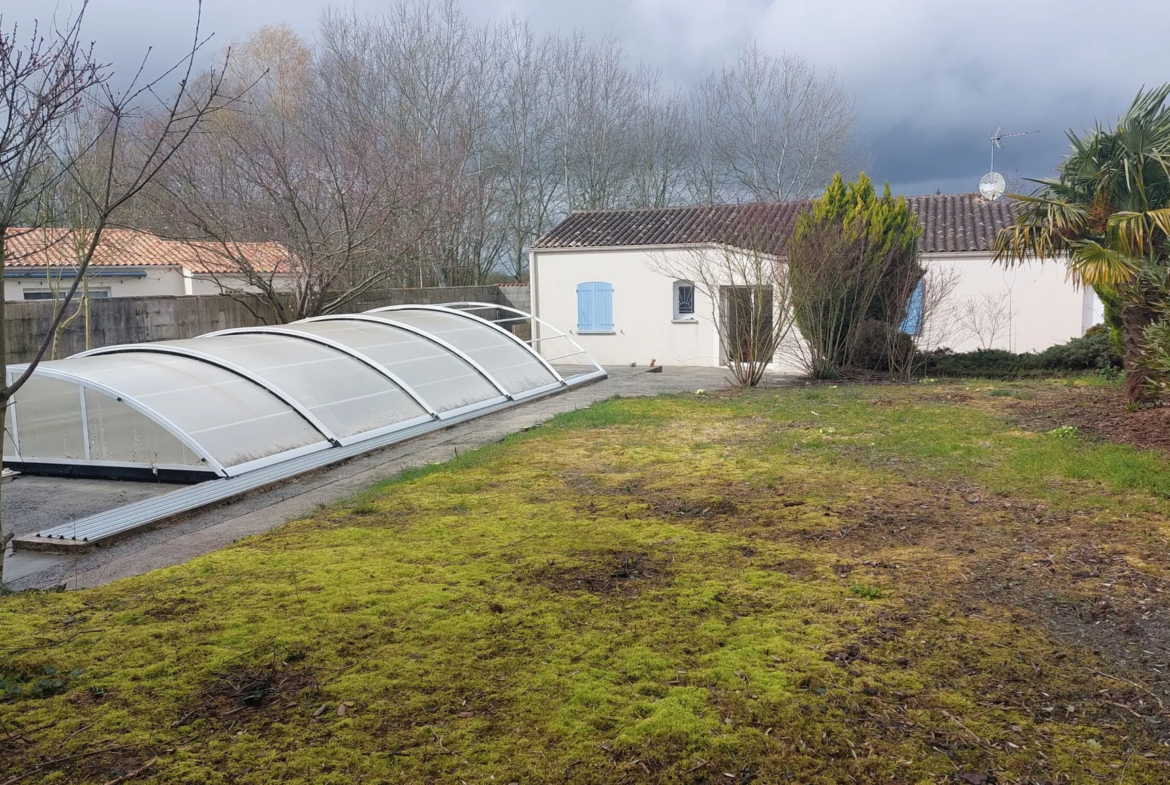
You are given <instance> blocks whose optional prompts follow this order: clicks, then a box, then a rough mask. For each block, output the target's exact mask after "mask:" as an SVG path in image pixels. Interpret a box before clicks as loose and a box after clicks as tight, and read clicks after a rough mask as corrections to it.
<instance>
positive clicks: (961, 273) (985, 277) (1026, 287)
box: [923, 254, 1101, 352]
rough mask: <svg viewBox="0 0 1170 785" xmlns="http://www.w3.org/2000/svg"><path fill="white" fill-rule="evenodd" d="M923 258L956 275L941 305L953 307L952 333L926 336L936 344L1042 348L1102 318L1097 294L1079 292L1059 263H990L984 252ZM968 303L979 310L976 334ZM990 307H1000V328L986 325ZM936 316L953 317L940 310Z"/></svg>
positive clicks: (929, 265) (1073, 335)
mask: <svg viewBox="0 0 1170 785" xmlns="http://www.w3.org/2000/svg"><path fill="white" fill-rule="evenodd" d="M923 263H924V264H925V266H926V267H927V270H928V271H930V273H931V274H935V275H937V274H939V273H943V274H944V275H946V274H951V275H954V276H957V278H958V285H957V287H956V288H955V291H954V292H953V294H952V296H951V301H950V302H949V303H945V304H944V306H943V307H944V308H953V309H955V311H956V313H955V314H954V317H955V318H954V319H953V321H954V324H953V325H951V324H948V327H947V328H945V329H946V330H947V331H948V332H950V333H951V335H935V336H930V339H931V341H932V343H934V344H935V345H941V346H948V347H950V348H952V349H954V350H955V351H959V352H965V351H970V350H973V349H979V348H988V349H991V348H994V349H1007V350H1009V351H1013V352H1034V351H1041V350H1043V349H1047V348H1048V347H1049V346H1052V345H1053V344H1058V343H1064V342H1065V341H1068V340H1070V339H1072V338H1077V337H1079V336H1081V335H1083V334H1084V332H1085V330H1086V329H1088V328H1089V327H1091V326H1092V325H1093V324H1097V323H1099V322H1100V321H1101V314H1100V305H1099V302H1098V301H1097V298H1096V295H1095V294H1094V293H1093V292H1092V290H1088V291H1087V292H1086V291H1077V289H1076V287H1074V286H1073V285H1072V284H1071V283H1069V282H1067V281H1066V280H1065V266H1064V264H1063V263H1062V262H1058V261H1052V260H1049V261H1046V262H1045V263H1044V264H1039V263H1032V264H1029V265H1027V266H1022V267H1016V268H1013V269H1005V268H1004V267H1002V266H1001V265H998V264H994V263H992V261H991V259H990V257H989V256H987V255H958V254H956V255H954V256H951V257H947V258H939V257H926V258H923ZM928 280H929V279H928ZM989 303H990V304H991V305H989ZM971 305H974V306H975V307H976V310H977V311H978V312H982V315H983V319H982V321H983V322H984V324H985V328H984V330H983V335H982V337H980V336H979V335H976V334H974V328H975V324H974V323H973V320H972V315H971V314H969V313H967V309H968V307H969V306H971ZM989 308H995V309H998V310H999V311H1000V319H999V321H1001V322H1002V323H1003V324H1002V327H1001V329H999V330H996V331H990V330H988V329H986V322H987V321H989V319H988V316H989V314H988V310H989ZM936 319H937V320H938V321H940V322H948V323H949V322H951V321H952V319H950V318H947V317H945V316H943V315H941V314H940V315H938V316H937V317H936ZM992 333H994V334H992ZM983 344H985V345H983Z"/></svg>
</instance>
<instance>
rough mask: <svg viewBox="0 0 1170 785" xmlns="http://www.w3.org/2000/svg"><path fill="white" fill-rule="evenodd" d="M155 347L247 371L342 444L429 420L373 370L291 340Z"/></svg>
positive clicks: (240, 338)
mask: <svg viewBox="0 0 1170 785" xmlns="http://www.w3.org/2000/svg"><path fill="white" fill-rule="evenodd" d="M152 346H158V347H159V348H161V349H164V350H165V349H166V348H167V347H174V348H175V349H178V350H189V351H193V352H198V353H200V354H202V355H205V356H209V357H215V358H218V359H221V360H223V361H225V362H227V363H230V364H231V365H234V366H238V367H240V368H243V369H246V370H247V371H248V372H249V373H251V374H253V375H255V376H257V377H259V378H261V379H263V380H264V381H265V382H267V383H269V384H271V385H272V386H273V387H274V388H275V389H278V390H280V391H281V392H282V393H283V394H286V395H288V396H289V397H290V398H292V399H293V400H295V401H297V403H299V404H300V405H301V406H303V407H305V409H307V410H308V411H309V412H311V413H312V414H313V416H315V417H316V418H317V419H318V420H320V422H321V423H322V424H324V425H325V426H326V427H327V428H328V429H329V431H330V432H331V433H332V434H334V435H336V436H337V437H339V438H342V439H344V438H347V437H352V436H357V435H360V434H362V433H366V432H369V431H376V430H380V429H384V428H389V427H390V426H393V425H396V424H398V423H401V422H405V421H407V420H412V419H415V418H417V417H424V416H427V412H426V410H425V409H423V407H422V406H420V405H419V404H418V403H416V402H415V401H414V399H412V398H411V397H410V396H409V395H407V394H406V393H405V392H403V390H402V388H401V387H399V386H398V385H396V384H394V383H393V382H392V381H390V379H388V378H387V377H385V376H383V375H382V374H380V373H378V372H377V371H375V370H374V369H373V368H370V367H369V366H368V365H365V364H363V363H361V362H359V361H358V360H355V359H354V358H353V357H350V356H349V355H347V354H344V353H342V352H339V351H337V350H336V349H331V348H329V347H328V346H323V345H321V344H316V343H309V342H306V341H301V340H298V339H296V338H294V337H291V336H286V335H266V334H263V333H246V334H239V335H230V334H229V335H216V336H211V337H203V338H191V339H189V340H185V341H163V342H160V343H158V344H154V345H152Z"/></svg>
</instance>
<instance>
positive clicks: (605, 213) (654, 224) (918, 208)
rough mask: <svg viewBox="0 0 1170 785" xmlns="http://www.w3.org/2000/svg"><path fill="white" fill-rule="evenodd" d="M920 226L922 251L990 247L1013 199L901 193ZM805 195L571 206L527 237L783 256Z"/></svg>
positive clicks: (546, 242)
mask: <svg viewBox="0 0 1170 785" xmlns="http://www.w3.org/2000/svg"><path fill="white" fill-rule="evenodd" d="M906 201H907V202H909V204H910V209H912V210H914V211H915V212H916V213H917V214H918V220H919V223H920V224H921V225H922V227H923V232H922V241H921V249H922V252H923V253H924V254H936V253H960V252H972V251H988V250H990V248H991V243H992V241H993V240H994V239H995V233H996V232H997V231H998V230H999V229H1001V228H1003V227H1005V226H1010V225H1011V224H1013V223H1014V222H1015V220H1016V208H1015V204H1014V203H1012V202H1008V201H1006V200H1001V201H998V202H987V201H984V199H983V198H982V197H981V196H979V194H943V195H937V196H914V197H910V198H908V199H907V200H906ZM808 206H809V202H807V201H802V202H775V203H771V204H727V205H706V206H701V207H671V208H666V209H651V210H590V211H583V212H575V213H571V214H570V215H569V217H567V218H566V219H565V220H564V221H562V222H561V223H560V224H558V225H557V226H555V227H554V228H553V229H552V230H551V231H549V232H548V233H547V234H545V235H544V236H543V237H541V238H540V239H538V240H537V241H536V242H534V243H533V244H532V247H533V248H535V249H541V248H612V247H628V246H649V245H698V244H703V243H721V244H726V245H732V246H739V247H749V248H758V249H759V250H762V251H766V252H768V253H775V254H777V255H782V254H783V253H784V245H785V244H786V243H787V242H788V237H789V235H790V234H791V233H792V228H793V226H794V225H795V223H796V217H797V216H798V215H799V214H800V213H801V212H803V211H804V210H807V209H808Z"/></svg>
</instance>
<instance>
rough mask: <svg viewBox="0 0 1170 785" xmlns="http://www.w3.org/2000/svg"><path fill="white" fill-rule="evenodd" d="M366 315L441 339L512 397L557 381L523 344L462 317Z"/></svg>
mask: <svg viewBox="0 0 1170 785" xmlns="http://www.w3.org/2000/svg"><path fill="white" fill-rule="evenodd" d="M369 314H370V315H371V316H378V317H381V318H385V319H391V320H393V321H396V322H401V323H403V324H408V325H410V326H411V327H416V328H418V329H420V330H423V331H425V332H427V333H430V334H431V335H434V336H436V337H438V338H442V339H443V340H444V341H446V342H447V343H449V344H451V345H452V346H454V347H456V348H458V349H459V350H461V351H463V352H465V353H466V354H467V355H468V356H469V357H471V358H472V359H473V360H475V361H476V362H477V363H479V364H480V365H482V366H483V367H484V369H485V370H487V371H488V373H490V374H491V375H492V376H493V377H494V378H495V379H496V381H498V382H499V383H500V384H501V385H502V386H503V387H504V389H506V390H507V391H508V392H509V393H510V394H512V395H517V394H519V393H523V392H527V391H528V390H534V389H536V388H537V387H545V386H547V385H550V384H555V383H556V382H557V381H558V380H557V378H556V376H554V375H553V374H552V372H550V371H549V369H548V368H547V367H546V366H545V365H544V363H542V362H541V361H540V359H539V358H537V356H536V355H535V354H533V352H532V351H531V350H529V349H528V348H527V347H525V346H524V345H523V344H521V343H520V342H518V341H516V340H515V339H513V338H511V337H509V336H508V335H505V334H504V333H503V332H501V331H500V330H497V329H495V328H494V327H492V326H490V325H488V324H485V323H483V322H481V321H479V320H476V319H473V318H470V317H468V316H466V315H463V314H459V313H456V312H453V311H438V310H426V309H422V308H403V309H398V308H392V309H378V310H374V311H370V312H369Z"/></svg>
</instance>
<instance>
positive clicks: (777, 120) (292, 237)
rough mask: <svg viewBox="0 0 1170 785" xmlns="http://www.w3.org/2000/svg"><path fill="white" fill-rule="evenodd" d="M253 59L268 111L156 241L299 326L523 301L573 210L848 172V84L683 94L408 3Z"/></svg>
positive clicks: (214, 133) (735, 68)
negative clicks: (531, 254)
mask: <svg viewBox="0 0 1170 785" xmlns="http://www.w3.org/2000/svg"><path fill="white" fill-rule="evenodd" d="M237 48H238V49H240V50H241V52H242V55H243V56H241V57H239V58H238V62H239V66H238V67H237V68H236V70H235V72H233V79H235V80H236V81H237V83H239V84H250V83H252V82H256V83H257V87H258V90H257V92H256V94H255V96H254V98H253V99H252V100H251V101H250V102H249V103H248V104H247V105H245V106H242V107H240V111H239V112H237V113H233V114H232V115H231V116H230V117H226V118H223V119H222V121H221V122H217V123H216V125H215V127H214V128H212V129H211V130H210V131H209V133H208V135H207V138H206V139H202V138H201V140H200V143H199V145H196V146H193V148H192V150H191V151H190V152H189V154H187V155H185V156H184V159H185V167H186V168H185V170H183V172H182V174H181V175H179V176H176V177H175V178H172V179H170V180H169V181H168V182H169V183H170V184H171V185H172V186H174V187H172V188H170V189H168V191H167V192H166V193H165V194H164V195H163V196H162V197H161V198H160V200H159V202H158V203H157V205H156V208H157V209H156V211H155V212H156V214H155V215H154V216H143V217H142V220H145V221H147V222H148V223H153V224H154V226H153V227H152V228H154V229H155V231H158V232H160V233H162V234H171V235H179V234H181V235H191V234H193V235H195V236H196V237H201V238H203V239H204V240H207V241H209V242H211V243H213V244H218V245H220V246H222V248H221V251H222V256H223V257H224V259H225V260H226V262H227V264H228V265H229V267H232V268H237V270H236V271H237V272H238V273H239V274H238V275H236V276H235V277H234V280H235V281H236V283H235V284H233V286H235V288H236V289H239V290H242V291H251V292H263V291H269V290H271V294H270V297H271V298H274V299H275V298H276V295H277V294H279V292H278V291H276V290H277V289H280V288H281V287H288V286H294V287H295V288H296V292H295V294H296V297H295V299H296V300H297V301H298V302H299V303H302V305H300V306H298V307H296V308H293V309H290V311H289V317H290V318H291V317H292V316H295V315H297V314H299V313H301V314H307V313H311V312H314V311H315V310H316V309H322V308H325V309H328V308H335V307H340V306H341V305H342V304H343V303H344V302H346V301H347V300H348V299H349V298H350V296H351V295H352V294H353V293H355V292H359V291H361V290H363V287H367V288H368V287H372V286H376V285H381V284H382V283H394V284H397V285H415V286H425V285H436V284H437V285H450V284H467V283H481V282H484V281H486V280H488V279H489V278H490V277H491V276H492V275H497V274H500V273H503V274H506V275H508V276H510V277H512V278H515V279H517V280H522V279H523V278H524V277H525V276H526V274H527V270H526V266H527V259H528V254H527V249H528V245H529V244H530V243H531V242H533V241H534V240H535V239H536V238H537V237H539V236H540V235H541V234H542V233H544V232H545V231H547V230H548V229H549V228H550V227H551V226H552V225H554V224H555V223H556V222H557V221H558V220H559V219H561V218H562V217H563V216H564V215H565V214H566V213H567V212H569V211H572V210H586V209H589V210H602V209H620V208H631V207H665V206H672V205H677V204H685V203H692V204H693V203H714V202H742V201H764V200H777V199H788V198H804V197H806V196H808V195H810V194H811V193H812V192H813V191H816V190H818V189H819V188H820V187H821V186H822V185H823V184H824V182H825V180H826V178H827V176H828V174H829V173H831V172H832V171H834V170H836V169H840V168H845V166H846V165H847V164H848V157H849V155H850V154H851V153H852V151H853V147H852V123H853V112H852V105H851V101H850V100H849V98H848V96H847V95H846V94H845V92H844V90H843V89H842V87H841V85H840V83H839V82H838V80H837V79H836V77H835V76H834V75H833V74H832V73H831V72H822V71H818V70H817V69H816V68H815V67H813V66H812V65H811V64H810V63H808V62H807V61H805V60H802V59H800V58H797V57H789V56H784V57H774V56H772V55H768V54H765V53H764V52H762V51H761V50H760V49H759V48H758V47H756V46H751V47H748V48H746V49H745V50H743V52H741V53H740V55H739V57H738V59H736V60H735V61H734V63H731V64H729V65H728V66H727V67H724V68H722V69H719V70H717V71H715V72H713V73H711V74H710V75H709V76H708V77H707V78H705V79H703V80H700V82H699V83H697V84H696V85H695V86H694V87H693V88H690V89H687V88H681V89H674V88H669V87H667V86H666V85H664V84H663V82H662V80H661V79H660V77H659V74H658V73H657V72H656V71H654V70H653V69H650V68H648V67H646V66H645V65H644V64H642V63H638V62H635V61H632V60H631V59H630V58H629V57H628V56H627V54H626V52H625V51H623V49H622V47H621V45H620V44H619V43H618V42H616V41H614V40H604V41H600V42H592V41H589V40H587V39H586V38H585V37H584V36H582V35H580V34H574V35H568V36H566V35H550V36H547V37H543V38H541V37H538V36H536V35H534V34H533V32H532V30H531V29H530V28H529V26H528V25H527V24H526V23H525V22H523V21H520V20H517V19H511V20H509V21H506V22H504V23H502V24H479V23H474V22H472V21H470V20H469V19H468V18H467V17H466V15H465V14H464V13H463V12H462V11H461V9H460V7H459V6H458V4H457V2H456V0H398V1H397V2H396V3H394V4H393V5H391V6H390V7H389V8H388V9H387V10H386V11H384V12H383V13H381V14H377V15H369V16H363V15H359V14H358V13H357V12H356V11H353V10H348V11H339V10H334V9H331V10H328V11H326V13H325V15H324V16H323V18H322V22H321V27H320V30H319V33H318V36H317V44H316V46H314V47H310V46H309V45H308V44H306V42H305V41H303V40H301V39H300V38H298V37H297V36H296V35H295V34H293V33H292V32H291V30H288V29H287V28H279V27H278V28H269V29H266V30H263V31H261V32H260V33H258V34H257V35H255V36H253V37H252V39H250V40H248V41H245V42H243V43H242V44H241V45H240V46H239V47H237ZM195 148H198V149H195ZM334 172H340V173H341V174H342V175H344V176H339V175H335V174H333V173H334ZM380 174H382V175H385V177H384V178H380V177H379V175H380ZM184 181H185V182H184ZM167 202H170V204H167ZM192 213H193V214H192ZM184 216H185V217H184ZM233 240H275V241H279V242H281V243H283V244H284V245H286V247H288V249H289V251H290V254H289V265H292V266H295V267H297V269H296V270H295V271H293V272H292V273H290V275H286V276H284V277H277V278H273V277H272V274H271V271H268V270H257V269H256V267H257V266H256V265H255V264H254V263H250V261H249V260H247V259H244V258H242V255H241V253H240V249H238V248H232V247H231V244H232V241H233ZM290 269H291V268H290ZM318 272H321V273H323V274H321V275H318ZM310 279H313V280H314V281H316V283H313V284H309V283H308V281H309V280H310ZM224 283H225V284H231V281H230V280H228V279H226V278H225V281H224ZM322 287H325V288H326V289H335V291H333V292H332V294H335V295H338V296H337V297H334V296H331V295H330V296H326V295H322V294H320V292H321V291H323V289H322ZM228 289H229V291H232V290H234V289H232V286H229V287H228Z"/></svg>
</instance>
